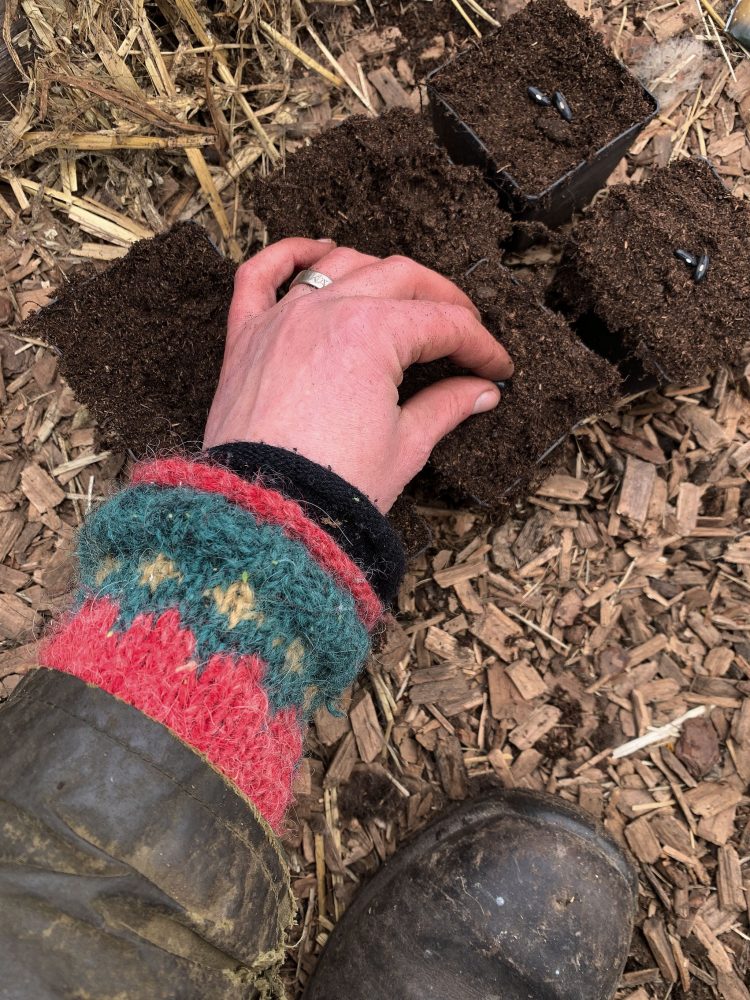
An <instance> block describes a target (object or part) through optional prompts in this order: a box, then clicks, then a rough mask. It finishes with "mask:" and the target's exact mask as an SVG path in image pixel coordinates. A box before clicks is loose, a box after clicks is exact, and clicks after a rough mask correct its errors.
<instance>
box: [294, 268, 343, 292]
mask: <svg viewBox="0 0 750 1000" xmlns="http://www.w3.org/2000/svg"><path fill="white" fill-rule="evenodd" d="M332 284H333V278H329V277H328V275H327V274H321V273H320V271H311V270H309V269H308V270H305V271H300V273H299V274H298V275H297V277H296V278H295V279H294V281H293V282H292V283H291V285H290V286H289V291H291V290H292V289H293V288H294V286H295V285H309V286H310V288H325V287H326V285H332Z"/></svg>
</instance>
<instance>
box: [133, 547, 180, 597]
mask: <svg viewBox="0 0 750 1000" xmlns="http://www.w3.org/2000/svg"><path fill="white" fill-rule="evenodd" d="M181 579H182V573H180V571H179V570H178V569H177V566H176V565H175V564H174V563H173V562H172V560H171V559H167V557H166V556H165V555H162V553H161V552H160V553H159V554H158V556H156V558H155V559H152V560H151V561H150V562H147V563H142V564H141V580H140V582H141V586H143V587H145V586H148V587H149V589H150V590H151V593H152V594H153V592H154V591H155V590H156V588H157V587H158V586H159V584H160V583H164V581H165V580H181Z"/></svg>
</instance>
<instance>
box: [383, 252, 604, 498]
mask: <svg viewBox="0 0 750 1000" xmlns="http://www.w3.org/2000/svg"><path fill="white" fill-rule="evenodd" d="M459 284H460V285H461V287H462V288H463V289H464V291H466V293H467V294H468V295H469V296H470V297H471V298H472V299H473V301H474V302H475V303H476V305H477V307H478V308H479V310H480V311H481V313H482V321H483V322H484V324H485V326H486V327H487V328H488V329H489V330H490V332H491V333H492V334H493V335H494V336H495V337H497V338H498V339H499V340H500V341H501V342H502V343H503V344H504V345H505V347H506V348H507V350H508V351H509V353H510V355H511V357H512V358H513V361H514V364H515V371H514V374H513V378H512V380H511V382H510V383H509V385H508V386H507V388H506V390H505V392H504V398H503V399H502V401H501V402H500V405H499V406H498V407H497V408H496V409H494V410H492V411H491V412H490V413H484V414H482V415H480V416H477V417H471V418H470V419H469V420H467V421H465V422H464V423H463V424H461V425H460V426H459V427H458V428H457V429H456V430H455V431H453V432H452V433H451V434H449V435H448V436H447V437H446V438H444V439H443V440H442V441H441V442H440V443H439V444H438V446H437V448H436V449H435V450H434V451H433V453H432V458H431V459H430V467H431V470H432V473H433V478H434V479H435V480H436V482H435V484H434V485H435V488H436V489H437V491H438V493H440V492H441V491H442V492H443V493H445V492H446V491H448V492H449V493H450V492H455V493H456V494H457V495H458V496H459V497H460V498H463V499H472V500H474V501H477V502H478V503H480V504H481V505H484V506H487V507H489V508H491V509H493V510H498V511H501V510H503V509H505V508H507V507H508V506H509V505H510V503H511V502H512V501H513V500H515V499H516V498H518V497H520V496H522V495H524V494H525V493H528V491H529V490H530V489H533V487H534V486H535V485H536V484H538V482H539V481H541V479H542V478H543V476H544V474H545V471H546V468H547V466H546V465H545V464H544V463H540V462H539V459H540V457H541V456H542V455H543V454H544V452H546V451H547V449H548V448H549V447H550V446H551V445H553V444H554V443H555V442H557V441H558V440H559V439H560V438H561V437H562V436H563V435H565V434H567V433H568V431H569V430H570V429H571V428H572V427H573V426H574V425H575V424H576V423H577V422H578V421H579V420H581V419H583V418H584V417H587V416H591V415H592V414H595V413H601V412H602V411H604V410H606V408H607V407H608V406H609V405H610V404H611V403H612V402H613V401H614V399H615V397H616V395H617V389H618V386H619V384H620V378H619V374H618V372H617V371H616V369H615V368H614V367H613V366H612V365H610V364H609V363H608V362H607V361H605V360H604V359H603V358H600V357H599V356H598V355H595V354H593V353H592V352H591V351H589V350H588V348H587V347H585V345H584V344H583V343H582V342H581V341H580V340H578V339H577V337H576V336H575V335H574V333H573V331H572V330H571V329H570V327H569V326H568V325H567V323H565V321H564V320H563V319H562V318H561V317H560V316H559V315H557V314H556V313H553V312H551V311H550V310H548V309H546V308H545V307H544V306H542V305H541V304H540V303H539V302H538V301H537V300H536V299H534V298H533V297H532V296H530V295H529V293H528V291H527V290H526V289H524V288H523V287H522V286H520V285H518V284H516V283H515V282H514V281H513V279H512V277H511V275H510V272H509V271H508V270H507V269H505V268H503V267H502V266H501V265H500V264H499V262H497V261H495V262H494V263H493V262H490V261H487V262H486V263H484V264H482V265H480V266H479V267H478V268H476V270H475V271H473V272H472V274H471V275H470V276H468V277H467V278H464V279H462V280H461V281H460V282H459ZM455 374H456V369H455V368H453V367H452V366H451V365H450V363H449V362H445V361H438V362H435V363H433V364H429V365H420V366H415V367H413V368H410V369H409V371H408V372H407V374H406V376H405V379H404V386H403V390H402V395H403V398H407V397H408V396H410V395H413V394H414V392H416V391H417V390H418V389H420V388H422V387H424V386H425V385H428V384H430V383H431V382H434V381H435V380H436V379H438V378H444V377H446V376H448V375H455Z"/></svg>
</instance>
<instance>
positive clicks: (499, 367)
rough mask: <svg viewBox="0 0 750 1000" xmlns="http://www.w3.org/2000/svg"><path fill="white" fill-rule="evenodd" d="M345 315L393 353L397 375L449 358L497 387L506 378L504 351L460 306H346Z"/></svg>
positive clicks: (362, 302) (361, 302)
mask: <svg viewBox="0 0 750 1000" xmlns="http://www.w3.org/2000/svg"><path fill="white" fill-rule="evenodd" d="M348 309H349V310H350V311H351V313H354V312H355V311H356V310H357V309H359V310H361V312H360V315H361V317H362V320H363V321H364V322H365V324H366V326H367V327H368V328H370V329H372V330H373V333H376V334H377V335H378V336H379V337H381V338H386V345H385V346H390V347H392V348H393V350H394V351H395V353H396V357H397V359H398V364H399V365H400V368H401V371H405V370H406V369H407V368H408V367H409V366H410V365H413V364H424V363H425V362H427V361H436V360H437V359H438V358H448V360H450V361H452V362H453V363H454V364H455V365H457V366H458V367H460V368H468V369H469V371H471V372H473V373H474V374H475V375H480V376H482V378H487V379H492V380H493V381H497V380H500V379H506V378H510V377H511V375H512V374H513V362H512V361H511V359H510V357H509V356H508V352H507V351H506V350H505V348H504V347H503V345H502V344H501V343H500V342H499V341H497V340H495V338H494V337H493V336H492V334H491V333H490V332H489V330H487V329H486V328H485V327H484V326H482V324H481V323H480V322H479V320H478V319H477V318H476V316H475V314H474V312H473V311H469V310H468V309H465V308H464V307H463V306H460V305H451V304H447V305H446V304H438V303H435V302H394V301H383V300H381V299H369V300H368V299H354V300H349V303H348Z"/></svg>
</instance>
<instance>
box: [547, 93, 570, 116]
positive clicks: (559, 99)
mask: <svg viewBox="0 0 750 1000" xmlns="http://www.w3.org/2000/svg"><path fill="white" fill-rule="evenodd" d="M552 103H553V104H554V106H555V111H557V113H558V114H559V115H560V117H561V118H564V119H565V121H566V122H572V121H573V112H572V111H571V110H570V105H569V104H568V102H567V101H566V100H565V96H564V94H561V93H560V91H559V90H556V91H555V92H554V94H553V95H552Z"/></svg>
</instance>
